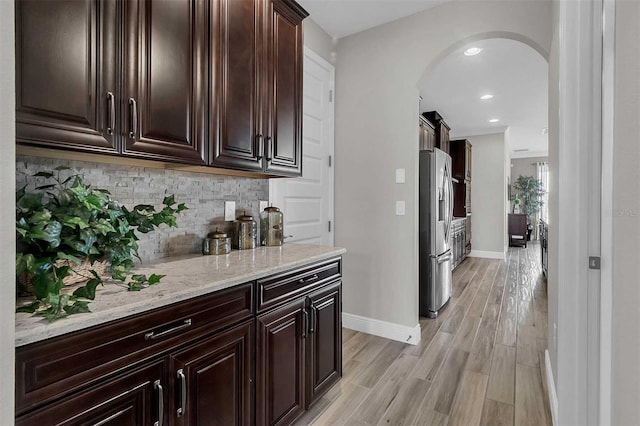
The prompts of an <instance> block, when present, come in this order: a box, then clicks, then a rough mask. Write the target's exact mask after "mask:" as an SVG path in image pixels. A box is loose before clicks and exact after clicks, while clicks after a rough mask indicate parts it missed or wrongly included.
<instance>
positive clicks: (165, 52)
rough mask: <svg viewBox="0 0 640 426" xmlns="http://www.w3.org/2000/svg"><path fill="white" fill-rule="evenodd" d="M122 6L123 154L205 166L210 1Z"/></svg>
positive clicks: (161, 1)
mask: <svg viewBox="0 0 640 426" xmlns="http://www.w3.org/2000/svg"><path fill="white" fill-rule="evenodd" d="M123 5H124V10H125V18H124V24H125V29H124V40H123V46H124V64H123V70H124V81H123V87H124V89H123V95H122V98H121V101H120V111H121V120H122V122H123V124H124V126H123V132H122V133H123V140H124V143H123V153H124V154H126V155H128V156H134V157H140V158H147V159H155V160H165V161H179V162H183V163H194V164H204V163H205V134H206V133H205V114H206V104H205V101H206V90H207V85H206V72H205V70H206V69H207V68H206V63H205V54H206V44H205V43H206V36H207V22H208V21H207V17H206V10H207V8H206V6H207V5H206V2H205V1H204V0H154V1H152V2H151V1H141V0H139V1H133V0H132V1H128V2H124V3H123Z"/></svg>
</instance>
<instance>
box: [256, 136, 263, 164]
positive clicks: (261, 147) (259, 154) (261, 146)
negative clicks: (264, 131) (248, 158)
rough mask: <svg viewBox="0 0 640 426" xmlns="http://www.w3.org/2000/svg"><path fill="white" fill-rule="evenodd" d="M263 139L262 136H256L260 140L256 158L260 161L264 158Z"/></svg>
mask: <svg viewBox="0 0 640 426" xmlns="http://www.w3.org/2000/svg"><path fill="white" fill-rule="evenodd" d="M263 138H264V137H263V136H262V135H256V139H258V155H257V156H256V158H257V159H258V161H260V160H262V157H263V156H264V141H263Z"/></svg>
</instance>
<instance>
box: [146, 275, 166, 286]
mask: <svg viewBox="0 0 640 426" xmlns="http://www.w3.org/2000/svg"><path fill="white" fill-rule="evenodd" d="M165 276H166V275H161V274H151V275H150V276H149V285H154V284H157V283H159V282H160V280H161V279H162V278H164V277H165Z"/></svg>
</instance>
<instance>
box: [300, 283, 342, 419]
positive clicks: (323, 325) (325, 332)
mask: <svg viewBox="0 0 640 426" xmlns="http://www.w3.org/2000/svg"><path fill="white" fill-rule="evenodd" d="M341 300H342V299H341V283H340V282H337V283H334V284H331V285H329V286H328V287H325V288H324V289H322V290H320V291H317V292H315V293H313V294H311V295H309V309H310V321H311V324H310V328H309V351H308V356H307V381H308V386H307V392H308V393H307V407H309V406H310V405H311V404H313V402H315V401H316V400H317V399H318V398H319V397H320V396H321V395H322V394H324V392H325V391H327V390H328V389H329V388H330V387H331V386H332V385H333V384H334V383H335V382H336V381H337V380H339V379H340V377H341V376H342V320H341V315H340V312H341V306H340V303H341Z"/></svg>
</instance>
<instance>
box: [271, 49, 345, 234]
mask: <svg viewBox="0 0 640 426" xmlns="http://www.w3.org/2000/svg"><path fill="white" fill-rule="evenodd" d="M333 75H334V68H333V66H332V65H331V64H329V63H327V62H325V61H324V60H322V59H321V58H319V57H317V55H315V54H313V52H310V51H307V52H305V57H304V90H303V104H304V108H303V112H304V115H303V117H304V118H303V120H304V126H303V158H302V161H303V168H302V170H303V171H302V177H299V178H295V179H271V181H270V182H269V192H270V196H269V199H270V200H271V202H272V203H273V204H274V205H276V206H278V207H280V208H281V210H282V212H283V214H284V232H285V235H292V238H291V239H290V240H288V241H294V242H299V243H306V244H324V245H333V229H331V230H329V221H330V220H332V219H333V167H330V166H329V157H330V156H332V155H333V114H334V112H333V107H334V103H333V100H332V99H331V100H330V92H331V90H332V89H333Z"/></svg>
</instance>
